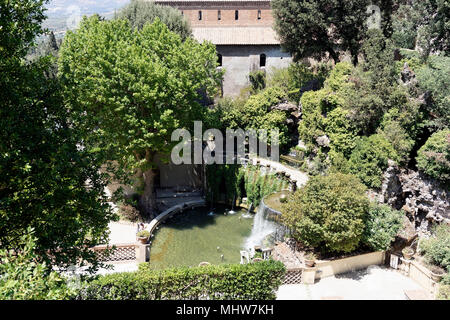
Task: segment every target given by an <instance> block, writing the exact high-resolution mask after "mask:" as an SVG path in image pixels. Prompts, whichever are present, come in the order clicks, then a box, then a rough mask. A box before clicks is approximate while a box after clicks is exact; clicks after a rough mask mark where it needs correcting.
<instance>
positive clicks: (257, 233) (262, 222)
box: [244, 202, 277, 250]
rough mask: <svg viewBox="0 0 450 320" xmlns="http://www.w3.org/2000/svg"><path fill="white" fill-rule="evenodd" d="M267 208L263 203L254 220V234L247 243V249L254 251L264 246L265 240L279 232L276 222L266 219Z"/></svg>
mask: <svg viewBox="0 0 450 320" xmlns="http://www.w3.org/2000/svg"><path fill="white" fill-rule="evenodd" d="M265 212H266V206H265V205H264V203H263V202H261V204H260V206H259V209H258V212H257V213H256V215H255V218H254V220H253V228H252V233H251V234H250V236H249V237H248V238H247V240H246V241H245V246H244V247H245V249H250V250H253V248H254V247H255V246H262V245H263V242H264V239H265V238H266V237H267V236H268V235H270V234H272V233H274V232H275V231H276V230H277V225H276V223H275V222H273V221H270V220H268V219H266V217H265Z"/></svg>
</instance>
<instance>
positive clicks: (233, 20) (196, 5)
mask: <svg viewBox="0 0 450 320" xmlns="http://www.w3.org/2000/svg"><path fill="white" fill-rule="evenodd" d="M155 3H157V4H160V5H169V6H172V7H175V8H177V9H179V10H180V11H181V12H182V13H183V15H184V16H185V17H186V18H187V20H188V21H189V22H190V24H191V27H192V32H193V34H194V37H195V38H196V39H197V40H199V41H203V40H209V41H211V42H212V43H213V44H215V45H216V47H217V53H218V60H219V63H220V64H221V67H223V68H225V70H226V73H225V77H224V82H223V94H224V96H236V95H238V94H239V92H240V90H241V89H242V88H243V87H245V86H247V85H248V75H249V73H250V72H251V71H254V70H258V69H262V70H266V71H269V70H270V69H271V68H273V67H277V68H280V67H285V66H287V65H288V64H289V63H290V62H291V56H290V55H289V54H288V53H286V52H282V51H281V47H280V42H279V41H278V39H277V35H276V33H275V31H274V30H273V28H272V26H273V22H274V21H273V17H272V10H271V5H270V0H203V1H199V0H155Z"/></svg>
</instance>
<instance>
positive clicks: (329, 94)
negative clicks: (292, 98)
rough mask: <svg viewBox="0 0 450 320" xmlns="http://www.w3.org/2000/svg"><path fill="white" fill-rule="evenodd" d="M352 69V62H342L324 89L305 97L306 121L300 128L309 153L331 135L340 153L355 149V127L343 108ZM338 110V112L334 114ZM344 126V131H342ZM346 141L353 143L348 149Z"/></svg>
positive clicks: (304, 116) (333, 71) (303, 104)
mask: <svg viewBox="0 0 450 320" xmlns="http://www.w3.org/2000/svg"><path fill="white" fill-rule="evenodd" d="M352 69H353V68H352V66H351V64H349V63H344V62H342V63H338V64H337V65H336V66H335V68H334V69H333V70H332V71H331V73H330V75H329V77H328V78H327V79H326V81H325V85H324V88H323V89H321V90H318V91H308V92H305V93H304V94H303V95H302V98H301V100H300V101H301V104H302V114H303V119H302V121H301V122H300V125H299V135H300V139H301V140H302V141H303V142H304V143H305V144H306V146H307V147H308V149H309V151H312V150H313V149H314V148H316V147H317V142H316V139H317V138H318V137H320V136H322V135H328V136H329V138H330V135H332V136H333V138H334V141H332V143H333V144H334V146H337V148H338V149H339V150H341V149H342V150H344V149H345V150H347V149H348V148H349V147H350V148H351V147H352V146H351V145H352V144H353V142H351V140H352V139H353V138H352V136H353V135H354V132H353V127H352V125H351V123H350V122H349V121H348V119H347V116H348V114H347V113H346V111H344V110H342V109H341V108H340V107H343V105H344V102H345V96H346V94H347V90H348V88H349V86H348V79H349V76H350V74H351V71H352ZM335 109H338V110H337V111H334V112H333V110H335ZM328 116H330V119H328V118H327V117H328ZM340 125H343V126H344V128H338V127H339V126H340ZM347 130H348V132H346V131H347ZM344 141H347V142H350V145H349V146H344V145H343V144H342V142H344ZM346 152H347V151H346Z"/></svg>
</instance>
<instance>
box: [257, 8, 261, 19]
mask: <svg viewBox="0 0 450 320" xmlns="http://www.w3.org/2000/svg"><path fill="white" fill-rule="evenodd" d="M258 20H261V10H258Z"/></svg>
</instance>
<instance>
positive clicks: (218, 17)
mask: <svg viewBox="0 0 450 320" xmlns="http://www.w3.org/2000/svg"><path fill="white" fill-rule="evenodd" d="M217 20H222V12H220V10H218V11H217Z"/></svg>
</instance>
